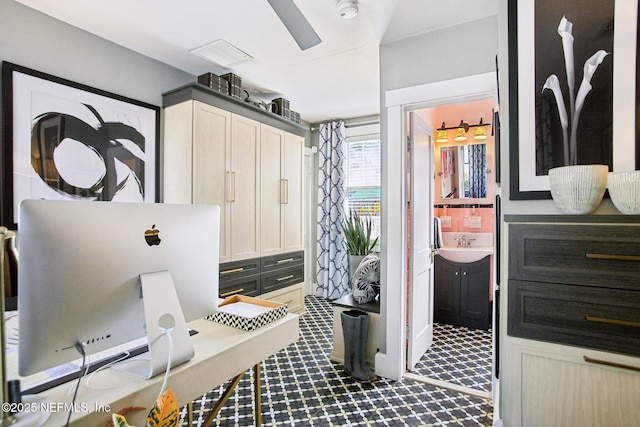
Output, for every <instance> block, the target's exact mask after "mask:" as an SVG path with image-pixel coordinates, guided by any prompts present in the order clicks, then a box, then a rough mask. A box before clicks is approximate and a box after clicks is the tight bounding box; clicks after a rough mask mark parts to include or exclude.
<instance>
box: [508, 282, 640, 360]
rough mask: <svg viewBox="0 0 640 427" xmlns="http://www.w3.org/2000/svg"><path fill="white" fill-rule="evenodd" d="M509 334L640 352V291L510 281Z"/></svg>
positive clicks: (561, 342)
mask: <svg viewBox="0 0 640 427" xmlns="http://www.w3.org/2000/svg"><path fill="white" fill-rule="evenodd" d="M508 316H509V317H508V330H507V332H508V334H509V335H511V336H515V337H520V338H529V339H536V340H541V341H549V342H554V343H559V344H569V345H575V346H579V347H588V348H594V349H599V350H605V351H610V352H616V353H624V354H630V355H634V356H640V292H638V291H629V290H623V289H607V288H596V287H588V286H574V285H562V284H547V283H538V282H531V281H518V280H509V313H508Z"/></svg>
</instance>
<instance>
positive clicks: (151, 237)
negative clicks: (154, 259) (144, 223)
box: [144, 224, 160, 246]
mask: <svg viewBox="0 0 640 427" xmlns="http://www.w3.org/2000/svg"><path fill="white" fill-rule="evenodd" d="M159 234H160V230H158V229H156V225H155V224H153V225H152V226H151V228H150V229H149V230H145V232H144V240H146V241H147V245H149V246H157V245H159V244H160V236H159Z"/></svg>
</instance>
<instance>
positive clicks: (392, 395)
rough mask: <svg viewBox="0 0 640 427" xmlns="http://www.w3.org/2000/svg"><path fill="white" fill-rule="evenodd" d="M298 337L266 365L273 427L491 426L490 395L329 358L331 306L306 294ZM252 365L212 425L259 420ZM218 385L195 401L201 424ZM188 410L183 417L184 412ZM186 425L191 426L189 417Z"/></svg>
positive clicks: (265, 417) (265, 411) (265, 395)
mask: <svg viewBox="0 0 640 427" xmlns="http://www.w3.org/2000/svg"><path fill="white" fill-rule="evenodd" d="M305 303H306V308H307V314H305V315H304V316H302V317H301V318H300V339H299V340H298V342H296V343H295V344H292V345H290V346H289V347H287V348H285V349H284V350H282V351H280V352H278V353H277V354H275V355H274V356H272V357H270V358H269V359H267V360H265V361H264V362H263V363H262V421H263V425H268V426H354V425H363V426H430V425H434V426H450V425H456V426H460V425H462V426H490V425H491V424H492V420H493V408H492V404H491V401H489V400H484V399H480V398H476V397H472V396H468V395H464V394H460V393H457V392H454V391H451V390H446V389H442V388H438V387H434V386H431V385H427V384H422V383H419V382H416V381H411V380H401V381H390V380H386V379H379V380H377V381H376V382H375V383H372V384H360V383H358V382H355V381H354V380H352V379H351V378H350V377H349V376H348V375H347V374H345V373H344V372H343V370H342V365H339V364H337V363H335V362H331V361H330V360H329V355H330V353H331V346H332V311H331V306H330V305H329V304H328V303H327V302H326V301H325V300H323V299H321V298H316V297H307V298H306V301H305ZM252 375H253V372H252V370H249V371H248V372H247V374H245V376H244V377H243V379H242V380H241V381H240V383H239V385H238V387H237V388H236V391H235V393H234V394H233V395H232V396H231V397H230V398H229V400H228V401H227V403H226V405H225V407H224V408H223V409H222V410H221V411H220V414H218V417H217V418H216V420H215V421H214V423H213V425H216V426H239V427H243V426H251V425H253V399H252V397H251V396H252V393H251V391H250V390H251V384H252ZM225 387H226V385H225V386H221V387H218V388H216V389H214V390H212V391H211V392H210V393H208V394H206V395H205V396H202V397H201V398H200V399H198V400H196V401H195V402H194V404H193V410H194V424H195V425H198V426H199V425H200V424H201V423H202V421H203V420H204V418H205V417H206V414H207V412H208V410H209V408H211V406H212V405H213V403H214V402H215V401H216V400H217V399H218V397H219V396H220V395H221V394H222V392H223V391H224V388H225ZM185 413H186V410H184V409H183V411H182V417H183V419H184V418H185ZM182 425H186V421H183V424H182Z"/></svg>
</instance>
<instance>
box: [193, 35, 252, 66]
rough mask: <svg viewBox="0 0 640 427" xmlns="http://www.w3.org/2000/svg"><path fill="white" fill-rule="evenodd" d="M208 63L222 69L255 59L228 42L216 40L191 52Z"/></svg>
mask: <svg viewBox="0 0 640 427" xmlns="http://www.w3.org/2000/svg"><path fill="white" fill-rule="evenodd" d="M191 53H194V54H196V55H198V56H200V57H202V58H204V59H206V60H207V61H210V62H213V63H214V64H218V65H220V66H222V67H230V66H231V65H234V64H237V63H239V62H243V61H247V60H249V59H253V57H252V56H251V55H249V54H248V53H246V52H244V51H242V50H240V49H238V48H237V47H235V46H234V45H232V44H231V43H229V42H228V41H226V40H222V39H221V40H216V41H214V42H213V43H209V44H207V45H204V46H202V47H199V48H197V49H194V50H192V51H191Z"/></svg>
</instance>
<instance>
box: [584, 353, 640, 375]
mask: <svg viewBox="0 0 640 427" xmlns="http://www.w3.org/2000/svg"><path fill="white" fill-rule="evenodd" d="M582 358H583V359H584V361H585V362H587V363H595V364H596V365H604V366H611V367H614V368H621V369H628V370H630V371H636V372H640V367H637V366H631V365H624V364H622V363H616V362H609V361H608V360H599V359H593V358H591V357H589V356H582Z"/></svg>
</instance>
